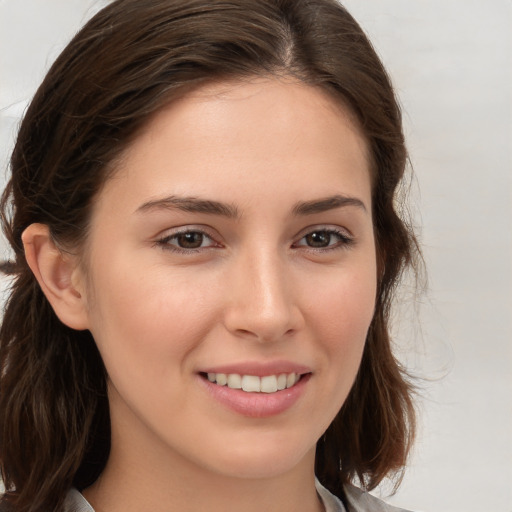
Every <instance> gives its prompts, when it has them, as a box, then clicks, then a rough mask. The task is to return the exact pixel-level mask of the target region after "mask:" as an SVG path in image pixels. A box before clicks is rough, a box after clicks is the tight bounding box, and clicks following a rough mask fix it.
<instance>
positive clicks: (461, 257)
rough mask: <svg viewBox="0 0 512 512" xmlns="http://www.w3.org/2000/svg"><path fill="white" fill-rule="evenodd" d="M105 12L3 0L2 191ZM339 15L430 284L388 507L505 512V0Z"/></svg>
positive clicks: (508, 128)
mask: <svg viewBox="0 0 512 512" xmlns="http://www.w3.org/2000/svg"><path fill="white" fill-rule="evenodd" d="M184 1H185V0H184ZM105 3H106V2H104V1H99V0H0V164H1V166H2V172H1V173H0V186H2V188H3V183H5V181H2V180H5V174H6V172H7V160H8V154H9V151H10V149H11V147H12V143H13V138H14V133H15V130H16V126H17V124H18V122H19V119H20V117H21V116H22V114H23V112H24V110H25V108H26V106H27V103H28V101H29V99H30V98H31V96H32V95H33V93H34V91H35V88H36V87H37V85H38V83H39V82H40V80H41V79H42V77H43V75H44V72H45V71H46V70H47V69H48V67H49V65H50V64H51V62H52V61H53V60H54V58H55V57H56V56H57V55H58V53H59V52H60V50H61V49H62V48H63V47H64V45H65V44H66V42H67V41H68V40H69V39H70V37H71V36H72V35H73V34H74V33H75V32H76V30H77V29H78V27H79V26H80V25H81V24H82V23H83V22H84V21H86V20H87V19H88V18H89V17H90V16H91V15H92V14H94V12H96V11H97V10H98V9H99V8H100V7H101V6H103V5H104V4H105ZM345 5H346V7H347V8H348V9H349V10H350V11H351V12H352V14H353V15H354V16H355V17H356V19H357V20H358V21H359V22H360V24H361V25H362V26H363V28H364V29H365V30H366V31H367V33H368V34H369V35H370V38H371V40H372V41H373V43H374V46H375V48H376V49H377V51H378V53H379V54H380V56H381V57H382V59H383V61H384V63H385V65H386V66H387V68H388V70H389V72H390V74H391V76H392V78H393V81H394V84H395V86H396V90H397V92H398V95H399V97H400V99H401V103H402V106H403V111H404V121H405V127H406V134H407V138H408V145H409V149H410V153H411V162H412V166H413V168H414V179H413V181H412V186H411V193H412V198H413V214H414V217H415V223H416V224H417V225H418V227H419V228H420V238H421V242H422V244H423V250H424V255H425V260H426V263H427V267H428V278H429V290H428V292H427V293H426V294H424V295H422V296H421V297H420V298H419V300H418V301H417V304H418V305H419V308H416V307H412V306H411V302H410V301H411V300H412V299H414V294H413V293H412V291H410V290H409V292H408V293H406V294H405V295H404V298H403V303H402V308H401V310H400V314H399V315H397V321H396V324H395V330H396V333H397V340H398V350H399V351H400V354H401V357H402V358H403V359H404V361H405V362H406V363H407V365H408V366H409V368H411V370H412V371H413V372H414V373H416V374H418V375H420V376H422V377H423V379H422V380H419V381H418V386H419V390H420V394H421V395H422V399H421V401H420V414H421V417H420V418H421V419H420V429H419V435H418V440H417V443H416V447H415V450H414V453H413V457H412V459H411V463H410V466H409V468H408V471H407V473H406V476H405V478H404V480H403V483H402V486H401V488H400V490H399V491H398V492H397V494H396V495H395V496H392V497H391V498H389V501H390V502H391V503H394V504H399V505H401V506H403V507H406V508H409V509H411V510H415V511H424V512H438V511H443V512H481V511H493V512H512V308H511V305H512V206H511V205H512V1H511V0H489V1H487V2H482V1H478V2H477V1H475V0H428V1H427V0H414V1H413V0H347V1H346V2H345ZM1 249H2V250H1V254H4V253H5V243H4V242H2V245H1ZM4 282H5V279H4ZM406 292H407V290H406ZM389 488H390V487H389V485H388V486H383V487H382V488H381V489H379V490H377V494H379V493H380V494H382V495H386V493H387V492H389Z"/></svg>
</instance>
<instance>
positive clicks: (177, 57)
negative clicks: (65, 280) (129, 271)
mask: <svg viewBox="0 0 512 512" xmlns="http://www.w3.org/2000/svg"><path fill="white" fill-rule="evenodd" d="M253 76H292V77H294V78H296V79H298V80H300V81H302V82H304V83H307V84H310V85H312V86H315V87H321V88H323V89H325V90H327V91H329V92H330V93H331V94H332V95H333V97H334V98H336V99H337V100H338V101H339V102H341V103H342V104H344V105H345V106H346V107H348V108H349V109H350V110H351V111H352V113H353V114H354V115H355V116H356V117H357V119H358V120H359V124H360V126H361V129H362V132H363V133H364V135H365V137H366V141H367V143H368V147H369V152H370V156H371V172H372V187H373V197H372V201H373V205H372V206H373V208H372V209H373V223H374V229H375V237H376V250H377V260H378V268H379V275H378V289H377V302H376V309H375V315H374V318H373V321H372V323H371V326H370V329H369V333H368V337H367V341H366V346H365V350H364V354H363V358H362V363H361V366H360V369H359V372H358V375H357V378H356V381H355V383H354V385H353V388H352V390H351V392H350V394H349V396H348V398H347V400H346V402H345V404H344V405H343V407H342V409H341V410H340V412H339V413H338V415H337V416H336V418H335V419H334V421H333V422H332V424H331V425H330V426H329V428H328V430H327V431H326V433H325V434H324V436H323V437H322V438H321V439H320V440H319V441H318V443H317V453H316V474H317V476H318V478H319V479H320V481H321V482H322V483H323V484H324V485H325V486H326V487H327V488H328V489H330V490H331V491H332V492H334V493H335V494H337V495H338V496H341V495H342V494H343V485H345V484H346V483H348V482H350V481H353V480H354V479H358V480H359V481H360V482H361V483H362V484H363V486H366V487H367V488H370V489H371V488H373V487H375V486H376V485H377V484H378V483H379V482H380V481H381V480H382V479H383V478H384V477H385V476H389V475H392V474H394V473H396V472H397V471H399V470H400V469H401V468H402V467H403V466H404V464H405V461H406V457H407V453H408V450H409V447H410V443H411V440H412V438H413V434H414V408H413V402H412V399H411V391H412V387H411V384H410V381H409V379H408V377H407V375H406V374H405V373H404V371H403V369H402V368H401V366H400V365H399V363H398V362H397V360H396V359H395V357H394V356H393V354H392V351H391V340H390V335H389V325H388V324H389V316H390V307H391V303H392V299H393V295H394V292H395V289H396V286H397V284H398V282H399V281H400V278H401V276H402V273H403V271H404V270H405V269H406V268H407V267H409V266H411V265H412V266H414V263H415V261H416V256H417V254H418V248H417V244H416V239H415V238H414V234H413V232H412V230H411V229H410V227H409V224H408V223H407V222H406V221H405V220H404V219H401V218H400V216H399V215H398V213H397V203H396V195H397V187H398V185H399V184H400V182H401V180H402V178H403V175H404V171H405V169H406V162H407V153H406V148H405V145H404V137H403V132H402V122H401V112H400V109H399V106H398V103H397V100H396V98H395V95H394V91H393V88H392V85H391V83H390V80H389V78H388V75H387V73H386V71H385V69H384V67H383V65H382V63H381V61H380V60H379V58H378V56H377V55H376V52H375V51H374V49H373V48H372V46H371V44H370V42H369V40H368V38H367V37H366V36H365V34H364V32H363V31H362V30H361V28H360V27H359V25H358V24H357V23H356V21H355V20H354V19H353V18H352V17H351V16H350V14H349V13H348V12H347V11H346V10H345V9H344V8H343V7H342V6H341V5H340V4H339V3H338V2H336V1H335V0H187V1H183V0H117V1H114V2H113V3H111V4H110V5H108V6H107V7H106V8H104V9H103V10H102V11H100V12H99V13H98V14H97V15H96V16H94V17H93V18H92V19H91V20H90V21H89V22H88V23H87V24H86V25H85V26H84V27H83V29H82V30H81V31H80V32H79V33H78V34H77V35H76V36H75V37H74V39H73V40H72V41H71V42H70V43H69V45H68V46H67V47H66V48H65V50H64V51H63V52H62V54H61V55H60V56H59V57H58V59H57V60H56V62H55V63H54V64H53V66H52V67H51V69H50V71H49V72H48V74H47V76H46V78H45V80H44V81H43V83H42V85H41V86H40V88H39V89H38V91H37V93H36V95H35V97H34V98H33V100H32V102H31V104H30V106H29V108H28V110H27V112H26V115H25V117H24V119H23V122H22V123H21V126H20V129H19V133H18V137H17V141H16V144H15V148H14V151H13V154H12V159H11V162H10V169H11V173H12V177H11V179H10V181H9V183H8V185H7V188H6V190H5V192H4V194H3V197H2V214H1V215H2V221H3V229H4V232H5V234H6V236H7V239H8V241H9V243H10V245H11V246H12V249H13V251H14V261H12V262H11V263H10V265H9V267H10V271H11V272H12V274H13V282H12V288H11V293H10V297H9V299H8V302H7V304H6V309H5V314H4V319H3V323H2V327H1V330H0V469H1V474H2V478H3V481H4V484H5V488H6V493H5V495H4V500H5V501H7V502H8V503H10V504H11V506H12V507H13V509H14V510H16V511H20V512H21V511H24V512H34V511H39V510H44V509H46V510H55V511H58V510H61V508H62V503H63V500H64V497H65V495H66V492H67V491H68V489H69V488H70V487H71V486H73V485H74V486H76V487H77V488H78V489H82V488H85V487H87V486H88V485H90V484H91V483H92V482H94V480H95V479H96V478H97V477H98V475H99V474H100V473H101V471H102V470H103V468H104V466H105V463H106V460H107V458H108V455H109V448H110V419H109V410H108V398H107V392H106V379H107V376H106V371H105V368H104V366H103V363H102V361H101V358H100V355H99V353H98V350H97V349H96V345H95V343H94V340H93V338H92V335H91V334H90V333H89V332H88V331H74V330H72V329H70V328H68V327H66V326H65V325H64V324H62V323H61V322H60V321H59V320H58V318H57V316H56V315H55V313H54V312H53V310H52V308H51V306H50V304H49V303H48V301H47V300H46V298H45V296H44V295H43V293H42V291H41V289H40V287H39V286H38V283H37V281H36V279H35V277H34V276H33V274H32V272H31V271H30V269H29V267H28V265H27V262H26V259H25V256H24V251H23V245H22V242H21V234H22V232H23V231H24V229H25V228H26V227H27V226H28V225H30V224H31V223H36V222H37V223H44V224H46V225H48V226H49V229H50V233H51V235H52V237H53V238H54V240H55V241H56V242H57V243H59V244H61V245H62V246H63V247H66V246H68V247H73V248H74V250H76V249H79V248H80V247H81V246H82V244H83V243H84V241H85V240H86V238H87V233H88V223H89V218H90V214H91V208H92V205H93V200H94V198H95V196H96V195H97V194H98V193H99V191H100V190H101V186H102V184H103V183H104V182H105V180H106V179H107V178H108V177H109V176H110V175H111V174H112V173H114V172H115V169H116V166H115V162H116V158H117V157H118V156H119V155H120V154H121V152H122V151H123V150H124V149H125V148H126V147H127V146H128V145H129V144H130V142H131V141H132V140H133V139H134V138H135V137H136V136H137V134H138V133H139V131H140V130H141V128H142V127H143V126H144V125H145V123H147V122H148V121H149V119H151V117H152V116H153V115H154V114H155V113H156V112H157V111H158V110H159V109H161V108H162V107H164V106H165V105H166V104H168V103H169V102H170V101H171V100H172V99H173V98H176V97H178V96H180V95H184V94H187V92H188V91H190V90H191V89H192V88H193V87H196V86H200V85H201V84H204V83H208V82H211V81H213V80H215V81H219V80H227V79H229V80H231V79H243V78H247V77H253Z"/></svg>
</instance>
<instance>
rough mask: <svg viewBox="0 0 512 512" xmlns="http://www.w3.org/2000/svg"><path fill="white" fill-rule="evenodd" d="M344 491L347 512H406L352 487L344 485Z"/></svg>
mask: <svg viewBox="0 0 512 512" xmlns="http://www.w3.org/2000/svg"><path fill="white" fill-rule="evenodd" d="M344 491H345V497H346V498H347V506H348V512H408V511H407V510H405V509H403V508H396V507H392V506H391V505H388V504H387V503H384V502H383V501H382V500H379V499H378V498H376V497H375V496H372V495H371V494H369V493H367V492H364V491H362V490H361V489H359V488H358V487H355V486H353V485H346V486H345V487H344Z"/></svg>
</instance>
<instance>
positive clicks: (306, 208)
mask: <svg viewBox="0 0 512 512" xmlns="http://www.w3.org/2000/svg"><path fill="white" fill-rule="evenodd" d="M345 206H355V207H357V208H361V209H362V210H363V211H365V212H367V211H368V210H367V209H366V206H365V204H364V203H363V201H361V200H360V199H357V198H356V197H350V196H343V195H334V196H330V197H325V198H323V199H315V200H314V201H303V202H299V203H297V204H296V205H295V206H294V207H293V213H294V214H295V215H313V214H315V213H322V212H326V211H329V210H334V209H336V208H342V207H345Z"/></svg>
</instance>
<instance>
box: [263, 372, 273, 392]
mask: <svg viewBox="0 0 512 512" xmlns="http://www.w3.org/2000/svg"><path fill="white" fill-rule="evenodd" d="M276 391H277V377H276V376H275V375H268V376H267V377H261V392H262V393H275V392H276Z"/></svg>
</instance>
